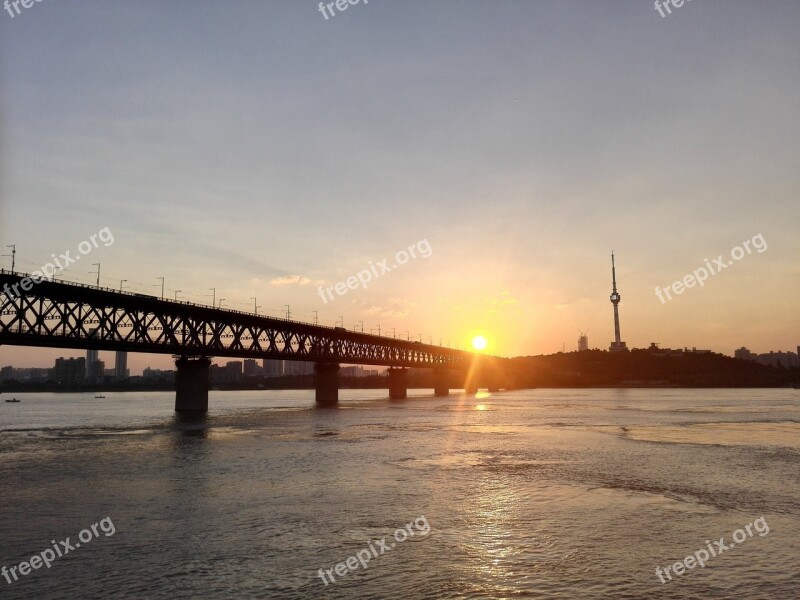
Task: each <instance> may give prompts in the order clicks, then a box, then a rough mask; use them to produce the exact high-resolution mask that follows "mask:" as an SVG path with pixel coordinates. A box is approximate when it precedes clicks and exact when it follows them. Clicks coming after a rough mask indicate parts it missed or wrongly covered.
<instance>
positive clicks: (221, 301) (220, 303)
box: [217, 298, 225, 308]
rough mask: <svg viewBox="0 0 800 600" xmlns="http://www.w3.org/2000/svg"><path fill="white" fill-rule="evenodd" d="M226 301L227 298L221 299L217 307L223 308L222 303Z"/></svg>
mask: <svg viewBox="0 0 800 600" xmlns="http://www.w3.org/2000/svg"><path fill="white" fill-rule="evenodd" d="M223 302H225V298H220V299H219V306H218V307H217V308H222V303H223Z"/></svg>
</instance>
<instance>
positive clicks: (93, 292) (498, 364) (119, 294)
mask: <svg viewBox="0 0 800 600" xmlns="http://www.w3.org/2000/svg"><path fill="white" fill-rule="evenodd" d="M2 344H7V345H16V346H37V347H47V348H68V349H85V350H88V349H94V350H112V351H124V352H147V353H158V354H170V355H173V356H174V357H175V365H176V368H177V377H176V398H175V410H177V411H207V410H208V389H209V366H210V365H211V357H216V356H220V357H222V356H224V357H237V358H257V359H277V360H298V361H311V362H314V363H315V373H316V375H315V378H316V401H317V404H318V405H321V406H336V404H337V403H338V396H339V394H338V389H339V365H340V364H341V363H351V364H362V365H378V366H385V367H389V395H390V397H391V398H395V399H397V398H405V396H406V388H407V386H406V373H407V370H408V369H409V368H414V367H416V368H429V369H432V370H433V373H434V382H435V384H434V391H435V393H436V394H437V395H447V394H448V393H449V387H450V383H451V382H452V380H453V378H454V377H456V378H457V379H458V380H459V381H460V382H462V383H463V385H462V386H461V387H464V389H466V390H467V391H473V390H477V387H478V381H479V380H481V381H486V382H488V387H490V388H492V389H494V388H497V387H498V386H499V383H500V381H501V378H502V371H503V370H504V369H503V368H502V363H504V362H505V360H506V359H500V358H495V357H489V356H481V355H477V354H474V353H470V352H464V351H461V350H454V349H452V348H443V347H441V346H435V345H431V344H422V343H420V342H411V341H406V340H398V339H395V338H388V337H382V336H375V335H367V334H364V333H359V332H353V331H347V330H345V329H344V328H341V327H325V326H320V325H311V324H309V323H303V322H300V321H292V320H288V319H277V318H274V317H268V316H263V315H256V314H252V313H246V312H240V311H235V310H228V309H221V308H213V307H209V306H204V305H199V304H193V303H189V302H182V301H171V300H164V299H159V298H156V297H154V296H148V295H144V294H137V293H132V292H123V291H116V290H111V289H107V288H101V287H95V286H89V285H84V284H79V283H69V282H64V281H50V280H43V279H39V280H37V279H36V278H34V277H33V276H30V275H26V274H23V273H12V272H9V271H4V270H0V345H2Z"/></svg>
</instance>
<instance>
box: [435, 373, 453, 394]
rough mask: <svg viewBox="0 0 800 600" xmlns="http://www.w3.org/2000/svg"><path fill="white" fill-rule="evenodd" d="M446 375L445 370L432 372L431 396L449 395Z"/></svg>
mask: <svg viewBox="0 0 800 600" xmlns="http://www.w3.org/2000/svg"><path fill="white" fill-rule="evenodd" d="M448 379H449V377H448V373H447V371H446V370H445V369H434V370H433V395H434V396H447V395H449V394H450V385H449V383H448Z"/></svg>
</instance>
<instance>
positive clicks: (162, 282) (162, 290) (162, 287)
mask: <svg viewBox="0 0 800 600" xmlns="http://www.w3.org/2000/svg"><path fill="white" fill-rule="evenodd" d="M156 279H160V280H161V299H162V300H163V299H164V278H163V277H156ZM98 285H99V284H98ZM153 287H158V284H156V285H154V286H153Z"/></svg>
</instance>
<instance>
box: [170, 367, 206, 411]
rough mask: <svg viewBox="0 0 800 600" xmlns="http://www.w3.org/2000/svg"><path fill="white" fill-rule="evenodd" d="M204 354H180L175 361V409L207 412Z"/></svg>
mask: <svg viewBox="0 0 800 600" xmlns="http://www.w3.org/2000/svg"><path fill="white" fill-rule="evenodd" d="M210 366H211V359H210V358H207V357H205V356H193V357H189V356H181V357H180V358H178V359H177V360H176V361H175V367H177V373H176V376H175V384H176V386H175V388H176V391H175V411H176V412H192V413H204V412H208V387H209V385H208V384H209V367H210Z"/></svg>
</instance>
